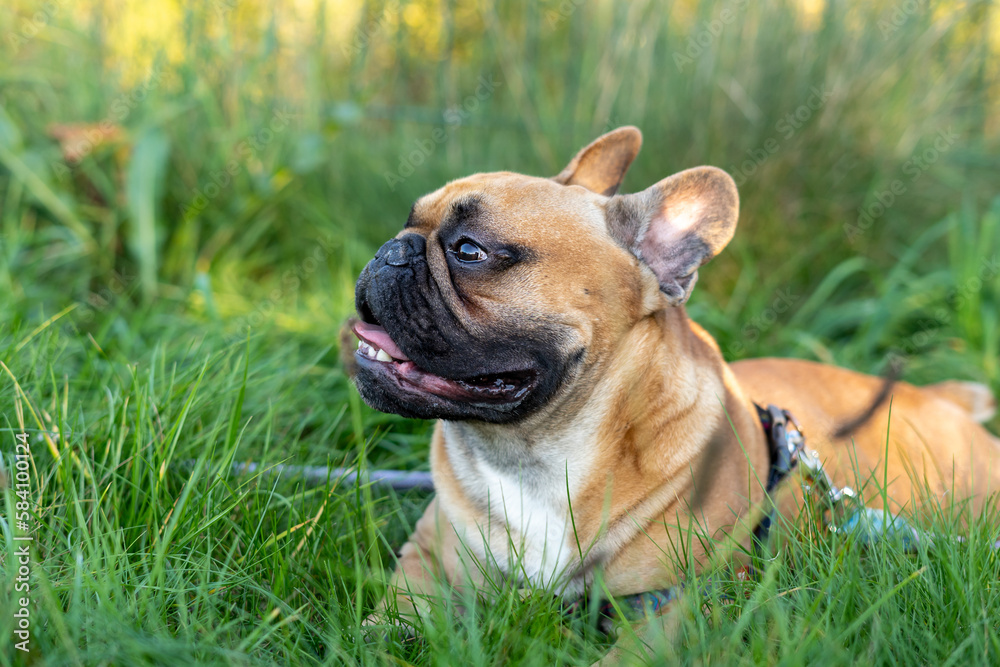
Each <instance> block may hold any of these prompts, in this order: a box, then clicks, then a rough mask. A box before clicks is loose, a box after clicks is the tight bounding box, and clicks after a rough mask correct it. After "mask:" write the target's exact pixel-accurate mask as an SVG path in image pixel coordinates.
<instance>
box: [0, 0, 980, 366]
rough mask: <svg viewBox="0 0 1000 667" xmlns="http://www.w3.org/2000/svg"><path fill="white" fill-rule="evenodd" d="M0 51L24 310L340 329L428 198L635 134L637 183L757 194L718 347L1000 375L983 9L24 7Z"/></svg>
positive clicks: (706, 319) (903, 3) (245, 0)
mask: <svg viewBox="0 0 1000 667" xmlns="http://www.w3.org/2000/svg"><path fill="white" fill-rule="evenodd" d="M0 40H2V41H3V44H2V48H3V49H5V51H6V54H5V56H4V57H3V58H2V59H0V197H2V253H0V292H2V293H3V295H2V296H0V303H2V305H3V307H4V308H5V309H6V310H7V312H8V313H9V317H5V318H4V319H5V320H8V322H10V323H17V322H21V321H24V322H40V321H44V320H45V319H46V318H48V317H49V316H51V315H53V314H55V313H57V312H59V311H61V310H62V309H63V308H65V307H67V306H71V307H73V309H72V311H71V312H69V313H67V314H66V315H65V316H64V318H65V319H64V323H65V324H66V325H67V326H69V327H70V328H71V330H72V331H74V332H76V333H78V334H81V335H82V334H85V333H88V332H89V333H91V334H94V335H95V336H96V335H97V334H98V333H101V335H104V336H105V337H108V338H110V339H111V340H110V341H108V343H109V344H111V345H113V344H114V339H115V336H116V335H117V337H118V338H120V339H121V340H125V338H124V337H125V333H124V332H126V331H127V332H132V333H134V332H136V331H143V330H144V328H145V327H146V326H147V324H149V323H151V322H157V321H159V320H157V318H158V317H160V318H162V317H169V318H173V319H174V320H176V318H184V320H185V321H186V322H189V323H193V324H195V325H201V326H204V327H207V328H209V329H211V328H212V327H215V328H216V329H218V330H219V331H221V332H222V333H223V334H224V335H226V336H228V337H229V338H228V339H226V340H229V341H232V340H234V339H235V338H236V337H239V336H242V335H243V334H244V333H245V331H246V330H247V329H248V328H249V329H251V330H252V331H253V332H254V333H255V334H256V333H260V332H263V331H277V332H283V333H284V334H289V335H299V336H303V337H305V338H306V339H313V340H325V341H327V342H329V343H331V344H335V340H334V336H333V335H332V332H333V331H335V330H336V329H337V327H338V326H339V324H340V322H341V321H342V320H343V319H344V318H345V317H346V316H348V315H349V314H350V313H351V312H352V309H353V297H352V286H353V280H354V278H355V276H356V275H357V273H358V271H359V270H360V268H361V267H362V266H363V265H364V263H365V262H366V261H367V259H368V258H369V257H370V256H371V253H372V252H373V250H374V249H375V248H377V247H378V245H379V244H380V243H381V242H382V241H384V240H385V239H386V238H387V237H388V236H390V235H392V234H395V233H396V231H397V230H398V229H399V228H400V226H401V224H402V222H403V221H404V219H405V216H406V213H407V211H408V210H409V207H410V205H411V203H412V201H413V200H414V199H415V198H416V197H418V196H419V195H420V194H422V193H424V192H427V191H429V190H432V189H435V188H437V187H439V186H440V185H441V184H443V183H444V182H446V181H447V180H450V179H452V178H456V177H459V176H462V175H465V174H468V173H470V172H473V171H485V170H499V169H510V170H517V171H523V172H526V173H531V174H539V175H548V174H554V173H557V172H558V171H559V170H560V169H561V167H562V166H563V165H564V163H565V162H566V161H567V160H568V159H569V157H571V156H572V155H573V153H574V152H575V151H576V150H577V149H578V148H579V147H580V146H581V145H583V144H584V143H586V142H588V141H590V140H591V139H593V138H594V137H595V136H596V135H598V134H600V133H601V132H603V131H606V130H608V129H611V128H613V127H616V126H619V125H624V124H634V125H637V126H639V127H640V128H641V129H642V131H643V133H644V135H645V145H644V149H643V152H642V154H641V155H640V157H639V159H638V161H637V163H636V164H635V166H634V167H633V169H632V171H631V172H630V174H629V176H628V179H627V181H626V184H625V189H626V190H629V191H633V190H639V189H642V188H645V187H647V186H649V185H650V184H652V183H653V182H655V181H657V180H659V179H661V178H663V177H665V176H667V175H669V174H671V173H673V172H675V171H679V170H681V169H684V168H687V167H691V166H695V165H698V164H713V165H717V166H720V167H723V168H725V169H727V170H728V171H730V172H731V173H733V174H734V176H735V177H736V178H737V181H738V182H739V183H740V193H741V199H742V214H741V220H740V227H739V229H738V232H737V235H736V239H735V240H734V241H733V243H732V244H731V245H730V247H729V249H728V250H727V251H726V252H725V253H723V255H722V256H720V257H719V258H718V259H716V260H715V261H714V262H713V263H712V265H711V266H709V267H706V268H705V269H704V270H703V271H702V277H701V281H700V282H699V286H698V289H697V290H696V296H695V298H694V300H693V303H692V305H691V307H690V310H691V312H692V314H693V315H694V316H695V317H696V318H698V319H700V320H701V321H702V322H703V323H705V324H706V325H708V327H709V329H710V330H711V331H712V333H713V334H714V335H716V336H717V337H718V338H719V340H720V343H721V344H722V346H723V350H724V351H726V353H727V355H728V356H729V357H731V358H738V357H744V356H757V355H761V354H784V355H794V356H805V357H811V358H819V359H823V360H826V361H836V362H838V363H844V364H848V365H852V366H854V367H857V368H860V369H861V370H865V371H870V372H877V371H878V370H880V369H881V368H882V367H883V366H884V363H885V361H886V359H887V357H888V356H890V355H892V354H899V355H903V356H906V357H907V358H908V360H909V361H910V362H911V363H910V365H909V369H910V370H909V371H908V372H909V374H910V375H909V376H910V377H911V378H912V379H915V380H927V379H936V378H937V377H938V376H947V377H950V376H961V377H971V378H977V379H988V380H991V381H993V382H996V381H997V379H998V363H997V351H996V350H997V342H998V334H997V317H996V312H997V310H996V299H997V295H998V290H997V285H998V284H1000V278H998V276H997V270H996V269H995V268H994V269H993V270H992V273H991V272H990V271H989V267H990V266H992V265H991V264H990V258H991V257H992V256H993V253H994V252H995V251H996V249H997V242H998V235H997V234H996V233H995V228H996V225H997V224H998V222H997V216H998V208H997V204H996V200H995V197H996V196H997V195H998V192H1000V187H998V186H1000V178H998V175H1000V151H998V144H1000V114H998V112H997V110H998V108H1000V77H998V73H1000V72H998V70H1000V58H998V55H1000V18H998V9H997V6H996V5H995V4H994V3H991V2H976V1H973V2H940V3H928V2H924V1H922V0H897V1H892V0H885V1H878V2H846V1H845V0H828V1H822V0H786V1H779V2H767V3H759V2H749V1H744V0H730V1H729V2H719V3H713V2H705V1H697V0H678V1H676V2H651V1H643V0H638V1H636V2H628V3H624V2H610V1H607V0H558V1H556V0H551V1H548V2H538V3H517V2H501V1H494V0H483V1H481V2H471V3H464V2H455V1H452V0H412V1H410V2H402V1H396V0H391V1H389V2H377V1H370V2H359V1H352V0H330V1H328V2H323V1H319V0H287V1H283V2H262V1H258V0H209V1H208V2H204V3H185V2H180V1H174V0H164V1H162V2H139V1H138V0H83V1H80V2H68V1H61V0H53V1H52V2H48V3H41V4H40V3H36V2H27V1H25V0H13V1H12V2H7V3H4V6H3V8H0ZM936 141H937V142H938V143H939V145H938V146H937V147H935V142H936ZM942 142H944V143H942ZM897 181H898V183H896V186H894V182H897ZM894 187H895V188H896V189H895V190H893V188H894ZM900 189H901V190H902V193H901V194H896V192H899V190H900ZM890 196H891V198H892V201H891V202H890V201H889V197H890ZM886 203H888V205H887V206H886V205H884V204H886ZM994 264H995V263H994ZM984 267H986V268H985V269H984ZM977 272H978V275H979V279H980V282H981V284H980V285H978V286H977V285H976V284H975V282H974V281H975V280H976V276H977ZM970 281H973V282H972V283H970ZM970 285H971V286H972V287H973V288H974V289H970ZM962 290H965V291H964V292H963V291H962ZM966 293H967V294H966ZM958 294H966V296H967V297H968V298H958V297H957V296H956V295H958ZM942 308H943V309H944V310H942ZM154 331H155V328H154ZM109 332H110V333H109ZM115 332H118V334H115ZM154 339H155V333H152V334H150V335H149V336H146V337H145V339H144V340H146V342H147V343H149V342H150V341H152V340H154ZM915 352H919V354H916V355H915V354H914V353H915ZM939 357H940V358H939ZM331 359H332V357H331ZM928 359H930V360H931V361H928ZM941 359H944V361H942V360H941ZM331 363H333V362H332V361H331Z"/></svg>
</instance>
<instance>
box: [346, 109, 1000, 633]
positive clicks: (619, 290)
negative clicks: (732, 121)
mask: <svg viewBox="0 0 1000 667" xmlns="http://www.w3.org/2000/svg"><path fill="white" fill-rule="evenodd" d="M640 141H641V139H640V135H639V133H638V131H637V130H635V129H634V128H621V129H619V130H616V131H615V132H612V133H610V134H608V135H605V136H604V137H602V138H601V139H598V140H597V141H595V142H594V143H593V144H591V145H590V146H588V147H587V148H585V149H584V150H583V151H581V153H580V154H579V155H578V156H577V157H576V158H575V159H574V160H573V162H571V163H570V165H569V166H568V167H567V169H566V170H564V171H563V173H561V174H560V175H559V176H557V177H555V178H554V179H541V178H533V177H529V176H522V175H518V174H511V173H506V172H504V173H496V174H478V175H475V176H471V177H468V178H465V179H461V180H458V181H454V182H452V183H449V184H448V185H447V186H445V187H444V188H442V189H440V190H438V191H436V192H434V193H431V194H429V195H427V196H425V197H423V198H421V199H420V200H419V201H418V202H417V204H416V205H415V206H414V210H413V212H412V213H411V215H410V219H409V220H408V222H407V226H406V228H405V229H404V231H403V232H402V233H401V234H400V236H399V237H397V239H396V240H394V241H391V242H390V243H388V244H386V246H384V247H383V249H382V250H380V251H379V254H378V255H376V259H375V260H373V261H372V263H371V264H369V266H368V267H367V268H366V270H365V272H364V274H363V275H362V277H361V279H360V280H359V283H358V311H359V313H360V315H361V317H362V320H363V322H362V323H360V324H359V325H358V326H357V327H356V332H357V333H358V336H359V337H360V338H361V339H362V340H363V341H364V342H363V344H362V346H361V349H360V350H359V352H358V354H357V359H358V375H357V382H358V387H359V389H360V391H361V393H362V396H363V397H364V398H365V399H366V401H368V402H369V403H370V404H371V405H373V407H376V408H378V409H382V410H386V411H391V412H397V413H400V414H404V415H407V416H417V417H425V418H428V417H437V418H440V419H441V421H439V422H438V424H437V427H436V429H435V431H434V436H433V442H432V449H431V467H432V471H433V475H434V484H435V488H436V491H437V497H436V498H435V500H434V501H432V503H431V505H430V506H429V508H428V509H427V512H426V514H425V515H424V517H423V518H422V519H421V520H420V522H419V523H418V526H417V528H416V531H415V532H414V534H413V536H412V537H411V540H410V542H409V543H408V544H406V545H405V546H404V547H403V549H402V551H401V554H400V560H399V567H398V570H397V577H396V582H395V583H396V584H397V586H398V588H399V593H400V595H399V597H398V598H397V602H398V604H399V608H400V611H401V613H403V614H405V613H406V612H407V611H408V610H411V605H416V606H418V607H419V605H420V604H422V603H421V601H420V593H421V592H429V591H431V590H433V589H432V588H431V586H435V585H436V584H434V583H432V580H433V579H434V578H436V577H438V576H443V577H444V578H445V579H447V580H448V581H449V582H450V583H452V584H454V585H461V584H462V583H463V582H470V583H475V581H476V580H477V579H479V578H480V577H481V576H482V571H481V570H480V569H479V567H481V566H483V565H484V564H485V566H486V567H494V568H496V569H499V570H500V571H501V572H502V573H503V574H504V575H506V576H508V577H511V578H514V579H519V580H527V581H531V582H532V583H533V584H535V585H537V586H542V587H545V588H547V589H550V590H552V591H553V592H554V593H557V594H559V595H563V596H564V597H567V598H572V597H575V596H579V595H580V594H581V593H582V592H583V590H584V588H585V586H586V585H587V583H588V582H589V581H591V580H592V578H593V575H594V573H595V571H596V570H597V569H598V568H600V569H601V570H602V571H603V579H604V581H605V583H606V585H607V588H608V590H609V591H610V592H611V593H612V594H616V595H618V594H629V593H637V592H642V591H647V590H651V589H659V588H664V587H666V586H669V585H671V584H673V583H674V582H675V581H676V578H677V576H678V564H679V563H680V562H688V563H690V562H692V561H693V562H694V563H696V564H703V563H705V562H706V560H707V559H708V558H709V557H711V556H712V552H715V551H717V547H718V546H719V545H722V544H725V545H726V549H725V550H726V552H727V553H735V552H738V551H739V550H735V551H734V547H736V546H738V545H741V546H742V547H744V548H745V549H748V548H749V546H750V544H751V539H752V538H751V534H750V533H751V531H752V529H753V528H754V527H755V526H756V525H757V523H758V522H759V521H760V519H761V517H762V515H763V514H764V513H765V512H766V511H767V508H768V505H767V503H766V502H765V501H766V494H765V490H764V481H765V480H766V477H767V473H768V469H769V467H770V454H769V449H768V444H767V441H766V438H765V434H764V431H763V429H762V427H761V423H760V421H759V419H758V417H757V413H756V411H755V408H754V407H753V403H752V402H757V403H758V404H761V405H767V404H775V405H778V406H780V407H781V408H784V409H787V410H789V411H790V412H791V413H792V414H794V415H795V416H796V417H797V418H798V420H799V422H800V423H801V425H802V428H803V431H804V432H805V433H806V435H807V437H808V440H809V443H808V444H809V447H810V448H813V449H816V450H817V451H818V452H819V454H820V458H821V459H823V460H824V461H825V468H826V470H827V472H828V473H829V474H830V475H831V477H832V478H833V480H834V482H835V483H837V484H838V485H844V484H848V483H853V482H854V479H855V474H854V469H855V468H856V469H857V470H859V471H860V472H861V473H862V476H865V475H868V474H871V475H872V476H873V477H874V479H877V480H878V481H879V483H881V481H882V480H883V478H887V479H888V481H889V482H890V486H889V489H888V492H889V494H890V496H891V498H892V499H893V501H894V503H895V504H894V506H893V508H894V509H896V508H898V506H901V505H908V504H911V503H913V502H919V501H920V499H923V498H926V495H927V493H926V492H928V491H929V492H930V493H933V494H936V495H937V496H938V497H941V498H945V499H950V498H951V496H954V498H955V499H957V500H961V499H965V498H971V499H972V502H973V505H974V506H975V508H976V509H980V508H981V507H982V506H983V504H984V503H985V502H987V499H988V497H989V494H990V493H994V492H996V491H998V490H1000V442H998V440H997V439H996V438H994V437H993V436H991V435H990V434H989V433H988V432H987V431H986V430H984V429H983V428H982V427H981V426H980V425H979V424H978V423H976V422H975V421H974V420H973V418H972V417H973V415H974V414H975V416H976V417H977V418H980V419H981V418H983V417H984V415H986V414H987V412H988V410H987V408H988V407H989V404H991V402H992V397H991V396H989V394H988V392H986V391H985V388H981V387H979V386H978V385H967V384H963V383H942V384H941V385H935V386H932V387H925V388H917V387H914V386H912V385H908V384H905V383H898V384H896V385H895V386H894V387H893V391H892V401H891V403H890V402H885V403H883V404H881V405H880V406H878V408H877V409H876V410H875V412H874V414H873V415H872V416H871V418H870V419H868V420H867V421H865V422H864V423H863V424H861V425H860V426H858V427H857V428H855V429H854V431H853V432H852V433H850V434H849V435H847V436H841V437H839V438H838V437H836V436H835V435H834V434H835V432H836V430H837V428H838V427H840V426H841V425H843V424H844V423H846V422H848V421H849V420H850V419H851V418H853V417H855V416H857V415H858V414H861V413H863V412H864V411H865V410H866V409H868V408H870V407H871V406H872V401H873V400H874V399H875V397H876V396H877V395H878V394H879V390H880V387H881V384H882V381H881V380H880V379H878V378H873V377H869V376H864V375H860V374H857V373H853V372H850V371H846V370H843V369H839V368H835V367H831V366H824V365H820V364H815V363H811V362H805V361H793V360H780V359H760V360H753V361H744V362H739V363H735V364H733V365H731V366H730V365H727V364H726V362H725V361H724V359H723V358H722V355H721V353H720V351H719V348H718V346H717V345H716V343H715V341H714V340H713V339H712V337H711V336H710V335H709V334H708V333H706V332H705V331H704V330H703V329H702V328H701V327H700V326H698V325H697V324H695V323H694V322H692V321H690V320H689V319H688V317H687V315H686V313H685V311H684V308H683V303H684V301H685V300H686V299H687V297H688V295H689V294H690V292H691V289H692V288H693V286H694V282H695V279H696V276H697V274H696V270H697V268H698V267H699V266H700V265H701V264H703V263H704V262H706V261H708V259H710V258H711V257H712V256H714V255H715V254H717V253H718V252H719V251H720V250H721V249H722V247H724V246H725V244H726V243H727V242H728V241H729V239H730V238H731V236H732V233H733V230H734V228H735V224H736V218H737V210H738V203H737V197H736V190H735V185H733V183H732V180H731V179H730V178H729V177H728V176H727V175H725V174H724V173H723V172H721V171H719V170H715V169H711V168H699V169H694V170H688V171H686V172H682V173H681V174H677V175H675V176H672V177H670V178H668V179H666V180H664V181H662V182H661V183H659V184H657V185H655V186H653V187H652V188H650V189H649V190H646V191H644V192H642V193H638V194H635V195H621V196H613V194H614V192H615V190H616V189H617V187H618V185H619V184H620V182H621V179H622V178H623V177H624V173H625V170H626V169H627V168H628V166H629V164H630V163H631V161H632V159H633V158H634V157H635V154H636V153H637V151H638V148H639V143H640ZM890 406H891V415H892V417H891V425H890V419H889V410H890ZM887 425H890V428H889V430H888V433H887V429H886V427H887ZM852 439H853V442H854V447H851V441H852ZM886 452H888V470H887V471H886V470H884V469H883V467H882V466H883V465H885V464H886V462H885V459H886ZM911 480H923V482H921V483H915V482H913V481H911ZM923 484H926V487H925V488H918V487H920V486H922V485H923ZM866 491H867V490H866ZM868 493H869V495H874V496H875V497H871V498H869V500H870V501H872V502H875V503H877V502H878V500H879V497H880V495H879V494H871V493H870V492H868ZM772 495H773V496H774V497H776V498H777V499H778V503H779V509H780V508H783V509H785V510H786V511H789V510H791V509H792V508H793V507H794V506H795V505H796V504H797V503H799V502H800V501H801V485H800V484H799V482H798V480H797V477H796V475H794V474H793V475H791V476H790V477H789V478H788V479H787V480H786V481H785V482H784V483H783V485H782V487H781V488H779V489H778V492H777V493H776V494H772ZM699 536H701V537H702V538H703V537H704V536H709V537H711V538H712V539H711V540H705V539H699ZM470 554H471V556H472V557H474V558H475V559H477V560H478V561H480V565H479V566H474V565H470V564H469V563H470V560H469V558H468V556H469V555H470Z"/></svg>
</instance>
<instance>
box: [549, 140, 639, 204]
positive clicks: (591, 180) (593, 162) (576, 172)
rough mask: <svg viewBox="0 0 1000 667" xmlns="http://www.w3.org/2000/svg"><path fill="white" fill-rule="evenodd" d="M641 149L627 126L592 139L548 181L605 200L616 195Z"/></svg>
mask: <svg viewBox="0 0 1000 667" xmlns="http://www.w3.org/2000/svg"><path fill="white" fill-rule="evenodd" d="M641 147H642V132H640V131H639V128H637V127H632V126H631V125H627V126H625V127H619V128H618V129H617V130H612V131H611V132H608V133H607V134H605V135H602V136H600V137H598V138H597V139H595V140H594V141H593V142H592V143H590V144H588V145H587V146H585V147H584V148H583V150H581V151H580V152H579V153H577V154H576V157H575V158H573V159H572V160H570V163H569V164H568V165H566V168H565V169H563V170H562V171H561V172H559V175H558V176H553V177H552V180H553V181H555V182H556V183H562V184H563V185H582V186H583V187H585V188H587V189H588V190H590V191H591V192H596V193H598V194H602V195H604V196H606V197H610V196H611V195H613V194H615V193H616V192H618V186H620V185H621V184H622V180H623V179H624V178H625V172H626V171H628V168H629V165H631V164H632V160H634V159H635V156H636V155H638V154H639V149H640V148H641Z"/></svg>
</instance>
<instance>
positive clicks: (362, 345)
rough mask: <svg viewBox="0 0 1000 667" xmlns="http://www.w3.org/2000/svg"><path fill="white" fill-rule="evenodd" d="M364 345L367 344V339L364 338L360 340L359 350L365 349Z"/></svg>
mask: <svg viewBox="0 0 1000 667" xmlns="http://www.w3.org/2000/svg"><path fill="white" fill-rule="evenodd" d="M364 345H365V341H363V340H359V341H358V349H359V350H361V349H363V348H364Z"/></svg>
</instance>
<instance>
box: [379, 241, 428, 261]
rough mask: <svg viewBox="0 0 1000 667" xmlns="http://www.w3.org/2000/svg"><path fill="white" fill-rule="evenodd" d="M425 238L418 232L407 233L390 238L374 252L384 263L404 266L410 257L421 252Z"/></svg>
mask: <svg viewBox="0 0 1000 667" xmlns="http://www.w3.org/2000/svg"><path fill="white" fill-rule="evenodd" d="M424 245H425V240H424V237H423V236H420V235H419V234H407V235H406V236H404V237H403V238H400V239H392V240H391V241H388V242H386V243H385V244H384V245H383V246H382V247H381V248H379V251H378V252H377V253H375V256H376V257H379V258H381V259H382V261H384V262H385V263H386V264H388V265H390V266H406V265H407V264H409V263H410V259H411V258H413V257H415V256H417V255H419V254H420V253H421V252H423V249H424Z"/></svg>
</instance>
